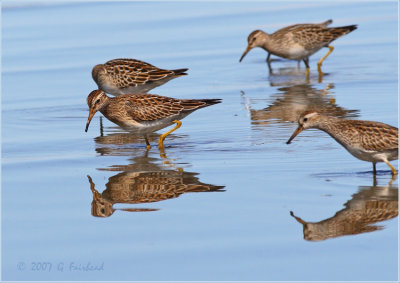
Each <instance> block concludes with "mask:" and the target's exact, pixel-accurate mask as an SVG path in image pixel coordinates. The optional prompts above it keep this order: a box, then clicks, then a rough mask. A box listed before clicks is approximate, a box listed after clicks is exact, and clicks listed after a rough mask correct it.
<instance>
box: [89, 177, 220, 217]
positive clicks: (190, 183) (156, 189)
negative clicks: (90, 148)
mask: <svg viewBox="0 0 400 283" xmlns="http://www.w3.org/2000/svg"><path fill="white" fill-rule="evenodd" d="M196 175H197V174H196V173H191V172H182V171H175V170H162V171H152V172H151V171H150V172H129V171H126V172H122V173H119V174H117V175H114V176H112V177H110V178H109V179H108V183H107V184H106V189H105V190H104V191H103V192H102V193H101V194H100V193H99V192H98V191H97V190H96V189H95V184H94V183H93V181H92V178H90V176H88V179H89V182H90V190H91V191H92V193H93V201H92V215H93V216H98V217H108V216H111V215H112V214H113V213H114V211H115V210H117V209H115V208H113V205H114V204H116V203H127V204H139V203H151V202H158V201H163V200H168V199H172V198H177V197H179V196H180V195H181V194H184V193H194V192H220V191H224V190H222V189H223V188H224V186H214V185H210V184H205V183H201V182H200V181H199V180H198V178H197V177H195V176H196ZM120 210H123V211H131V212H134V211H136V212H139V211H155V210H158V209H154V208H125V209H120Z"/></svg>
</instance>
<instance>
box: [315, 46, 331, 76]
mask: <svg viewBox="0 0 400 283" xmlns="http://www.w3.org/2000/svg"><path fill="white" fill-rule="evenodd" d="M328 48H329V51H328V53H326V54H325V56H324V57H322V58H321V60H319V61H318V73H319V75H320V76H322V75H323V74H324V73H323V72H322V70H321V65H322V62H323V61H324V60H325V59H326V57H328V56H329V54H331V53H332V52H333V46H328Z"/></svg>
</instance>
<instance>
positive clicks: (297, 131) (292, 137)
mask: <svg viewBox="0 0 400 283" xmlns="http://www.w3.org/2000/svg"><path fill="white" fill-rule="evenodd" d="M303 130H304V128H303V127H302V126H299V127H298V128H297V129H296V130H295V131H294V133H293V135H292V136H291V137H290V138H289V140H288V141H287V142H286V144H290V142H291V141H292V140H293V139H294V138H295V137H296V136H297V135H298V134H300V133H301V132H302V131H303Z"/></svg>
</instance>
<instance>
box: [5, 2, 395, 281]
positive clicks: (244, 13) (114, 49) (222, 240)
mask: <svg viewBox="0 0 400 283" xmlns="http://www.w3.org/2000/svg"><path fill="white" fill-rule="evenodd" d="M2 5H3V8H2V49H3V52H2V248H1V251H2V279H3V280H40V281H43V280H265V281H271V280H361V281H362V280H376V281H379V280H396V279H397V278H398V217H397V214H398V181H397V179H396V180H391V175H390V170H389V168H388V167H387V166H386V165H385V164H379V165H378V170H379V172H378V175H377V178H376V180H374V178H373V175H372V173H371V170H372V166H371V164H369V163H366V162H362V161H359V160H357V159H355V158H353V157H352V156H350V155H349V154H348V153H347V152H346V151H345V150H344V149H343V148H342V147H340V146H339V145H338V144H337V143H336V142H335V141H334V140H332V139H331V138H330V137H329V136H328V135H326V134H325V133H323V132H319V131H313V130H309V131H305V132H303V133H302V134H300V135H299V136H298V137H297V138H296V139H295V140H294V142H293V143H292V144H291V145H286V144H285V142H286V141H287V139H288V138H289V136H290V135H291V134H292V132H293V131H294V129H295V128H296V123H294V122H293V121H294V120H295V119H296V117H297V116H298V115H299V114H300V113H301V112H302V111H304V110H307V109H318V110H319V111H322V112H325V113H327V114H330V115H333V116H338V117H349V118H358V119H367V120H376V121H382V122H385V123H388V124H391V125H395V126H397V117H398V103H397V101H398V100H397V92H398V80H397V78H398V72H397V69H398V66H397V62H398V58H397V51H398V41H397V34H398V31H397V26H398V16H397V11H398V10H397V2H394V1H393V2H379V3H378V2H367V3H361V2H359V3H357V2H355V3H349V2H346V3H344V2H338V3H333V2H331V3H329V4H323V3H316V2H299V1H297V2H281V1H276V2H272V1H269V2H219V3H214V2H204V3H201V2H191V3H183V2H165V3H162V2H149V3H145V2H116V3H108V2H93V3H59V4H53V3H36V4H26V2H17V1H3V3H2ZM330 18H332V19H334V23H333V25H350V24H358V25H359V28H358V29H357V30H356V31H354V32H352V33H351V34H349V35H346V36H345V37H343V38H340V39H338V40H337V41H336V42H335V43H334V46H335V50H334V52H333V54H331V56H329V57H328V59H327V60H326V61H325V62H324V65H323V70H324V71H325V72H326V73H327V75H326V76H325V77H324V78H323V80H322V82H318V77H317V72H316V63H317V61H318V59H319V58H321V57H322V56H323V55H324V53H325V52H326V50H323V51H320V52H319V53H317V54H316V55H315V56H313V57H311V62H310V64H311V79H310V81H309V82H306V81H305V78H304V67H303V66H301V68H300V69H297V63H296V62H293V61H292V62H291V61H285V60H280V61H275V62H273V68H274V73H273V74H269V73H268V70H267V66H266V64H265V58H266V53H265V52H264V51H263V50H261V49H255V50H252V51H251V52H250V53H249V54H248V55H247V56H246V58H245V59H244V60H243V61H242V63H239V62H238V60H239V58H240V55H241V54H242V52H243V51H244V49H245V47H246V44H247V41H246V39H247V36H248V34H249V33H250V32H251V31H252V30H254V29H259V28H261V29H264V30H266V31H268V32H272V31H274V30H276V29H278V28H280V27H283V26H285V25H289V24H293V23H301V22H322V21H325V20H327V19H330ZM121 57H122V58H123V57H127V58H137V59H141V60H144V61H147V62H150V63H152V64H154V65H156V66H159V67H162V68H170V69H173V68H189V76H186V77H181V78H177V79H175V80H173V81H170V82H169V83H167V84H165V85H163V86H161V87H159V88H156V89H154V90H153V91H151V92H152V93H155V94H160V95H166V96H172V97H177V98H222V99H223V103H221V104H218V105H215V106H212V107H208V108H205V109H201V110H199V111H196V112H195V113H193V114H191V115H190V116H188V117H187V118H185V119H184V120H183V126H182V127H181V128H180V129H179V130H178V131H176V132H174V134H172V135H171V136H169V137H168V138H167V139H166V142H165V145H166V150H165V153H166V156H160V153H159V151H158V148H157V147H156V146H154V147H153V148H152V149H151V150H150V151H148V152H146V150H145V146H144V141H143V139H142V138H141V137H136V136H134V135H130V134H127V133H126V132H124V131H122V130H121V129H119V128H118V127H116V126H115V125H114V124H112V123H111V122H109V121H108V120H106V119H102V121H101V120H100V116H101V115H99V114H97V115H96V116H95V118H94V120H93V121H92V124H91V126H90V129H89V131H88V133H85V132H84V127H85V123H86V120H87V115H88V111H87V105H86V96H87V95H88V93H89V92H90V91H91V90H93V89H95V87H96V85H95V83H94V82H93V80H92V78H91V68H92V67H93V66H94V65H95V64H98V63H103V62H105V61H107V60H109V59H113V58H121ZM100 123H102V125H100ZM100 126H101V127H100ZM101 129H102V131H101ZM161 132H162V131H161ZM158 135H159V133H155V134H154V135H153V136H152V137H151V141H152V143H153V144H154V145H155V144H156V141H157V137H158ZM393 164H394V165H395V166H396V167H397V163H396V162H393ZM291 211H292V214H293V216H294V217H292V216H291V214H290V212H291ZM295 217H297V218H295ZM88 266H89V269H90V270H87V269H86V268H87V267H88ZM85 269H86V270H85Z"/></svg>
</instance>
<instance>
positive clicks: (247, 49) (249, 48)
mask: <svg viewBox="0 0 400 283" xmlns="http://www.w3.org/2000/svg"><path fill="white" fill-rule="evenodd" d="M252 48H253V47H250V45H248V46H247V48H246V50H245V51H244V52H243V55H242V57H240V59H239V62H242V60H243V58H244V56H246V54H247V53H248V52H249V51H250V50H251V49H252Z"/></svg>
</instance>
